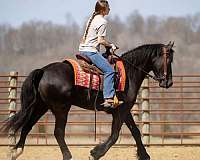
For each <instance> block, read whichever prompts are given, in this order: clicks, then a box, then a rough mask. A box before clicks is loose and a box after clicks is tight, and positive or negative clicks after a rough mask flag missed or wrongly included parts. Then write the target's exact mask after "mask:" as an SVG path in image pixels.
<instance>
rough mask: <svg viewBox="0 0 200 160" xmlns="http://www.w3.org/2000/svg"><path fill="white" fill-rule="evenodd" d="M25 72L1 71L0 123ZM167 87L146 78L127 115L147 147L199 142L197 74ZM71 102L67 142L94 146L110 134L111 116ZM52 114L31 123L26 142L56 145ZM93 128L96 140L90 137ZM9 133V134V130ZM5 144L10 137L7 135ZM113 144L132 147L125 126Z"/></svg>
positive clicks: (15, 101)
mask: <svg viewBox="0 0 200 160" xmlns="http://www.w3.org/2000/svg"><path fill="white" fill-rule="evenodd" d="M25 77H26V76H24V75H18V74H17V73H16V72H11V73H10V74H8V73H5V74H0V125H2V124H3V123H4V122H3V120H4V119H6V118H7V117H9V116H12V115H13V114H14V112H15V111H17V110H19V108H20V98H19V97H20V91H21V85H22V83H23V80H24V78H25ZM173 78H174V85H173V87H172V88H170V89H168V90H165V89H162V88H160V87H159V86H158V84H157V83H156V82H154V81H152V80H148V79H145V81H144V82H143V85H142V87H141V90H140V92H139V94H138V99H137V102H136V103H135V105H134V106H133V109H132V114H133V116H134V119H135V121H136V124H137V126H138V127H139V128H140V131H141V133H142V136H143V142H144V143H145V144H146V145H200V128H199V125H200V116H199V114H200V105H199V104H200V74H199V75H198V74H195V75H189V74H185V75H175V76H174V77H173ZM94 119H95V116H94V112H92V111H87V110H83V109H80V108H78V107H75V106H73V107H72V109H71V111H70V116H69V121H68V126H67V128H66V139H67V141H68V143H70V145H93V144H97V143H100V142H102V141H103V140H104V139H105V138H106V137H107V136H109V134H110V126H111V116H110V115H107V114H105V113H104V112H98V113H97V125H96V127H97V128H96V129H95V128H94V126H95V125H94ZM54 123H55V121H54V117H53V115H52V114H51V113H50V112H48V113H46V114H45V115H44V116H43V117H42V118H41V119H40V121H39V122H38V123H37V124H36V125H35V126H34V128H33V130H32V131H31V133H30V134H29V136H28V141H27V145H57V143H56V141H55V139H54V137H53V128H54ZM95 131H96V132H97V133H96V134H97V140H96V141H95V140H94V137H95V136H94V135H95ZM9 134H10V135H12V133H11V132H10V133H9ZM6 137H7V135H3V134H0V145H9V141H8V140H7V138H6ZM10 142H12V144H11V143H10V145H13V144H14V143H15V139H10ZM117 145H134V144H133V141H132V138H131V134H130V133H129V130H128V129H127V127H126V126H123V127H122V131H121V136H120V139H119V141H118V142H117Z"/></svg>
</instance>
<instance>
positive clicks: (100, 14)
mask: <svg viewBox="0 0 200 160" xmlns="http://www.w3.org/2000/svg"><path fill="white" fill-rule="evenodd" d="M109 11H110V8H109V4H108V1H107V0H98V1H97V2H96V6H95V11H94V12H93V14H92V16H91V17H90V19H89V20H88V22H87V25H86V29H85V33H84V35H83V38H82V41H81V43H80V46H79V51H80V54H82V55H84V56H86V57H88V58H89V59H90V60H91V61H92V63H93V64H95V65H96V66H97V67H98V68H99V69H101V70H102V72H103V73H104V88H103V96H104V103H103V105H104V107H111V106H112V105H113V103H114V96H115V89H114V74H115V71H114V69H113V68H112V66H111V65H110V64H109V63H108V61H107V59H105V58H104V57H103V56H102V55H101V54H100V53H99V52H100V45H103V46H104V47H111V48H112V50H113V51H115V50H116V49H117V47H116V45H114V44H112V43H109V42H108V41H107V40H106V39H105V37H106V28H107V20H106V19H105V18H104V16H106V15H108V14H109Z"/></svg>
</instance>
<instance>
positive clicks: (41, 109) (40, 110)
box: [13, 104, 48, 158]
mask: <svg viewBox="0 0 200 160" xmlns="http://www.w3.org/2000/svg"><path fill="white" fill-rule="evenodd" d="M47 110H48V109H47V108H46V107H45V106H44V105H43V106H41V105H40V104H37V106H36V107H35V108H34V110H33V112H32V114H31V117H30V119H29V121H28V122H27V123H26V124H24V126H23V127H22V130H21V134H20V139H19V141H18V143H17V144H16V146H15V147H14V150H13V157H15V158H17V157H19V156H20V155H21V154H22V152H23V149H24V144H25V140H26V137H27V135H28V133H29V132H30V131H31V129H32V127H33V126H34V125H35V124H36V122H37V121H38V120H39V119H40V118H41V117H42V115H44V114H45V113H46V112H47Z"/></svg>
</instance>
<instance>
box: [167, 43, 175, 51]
mask: <svg viewBox="0 0 200 160" xmlns="http://www.w3.org/2000/svg"><path fill="white" fill-rule="evenodd" d="M173 46H174V41H173V43H172V42H171V41H170V42H169V44H167V45H166V47H167V49H168V50H170V49H172V48H173Z"/></svg>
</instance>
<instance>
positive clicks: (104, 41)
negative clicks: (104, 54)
mask: <svg viewBox="0 0 200 160" xmlns="http://www.w3.org/2000/svg"><path fill="white" fill-rule="evenodd" d="M98 43H99V44H101V45H103V46H105V47H112V45H111V44H112V43H110V42H108V41H107V40H106V39H105V37H104V36H98Z"/></svg>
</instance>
